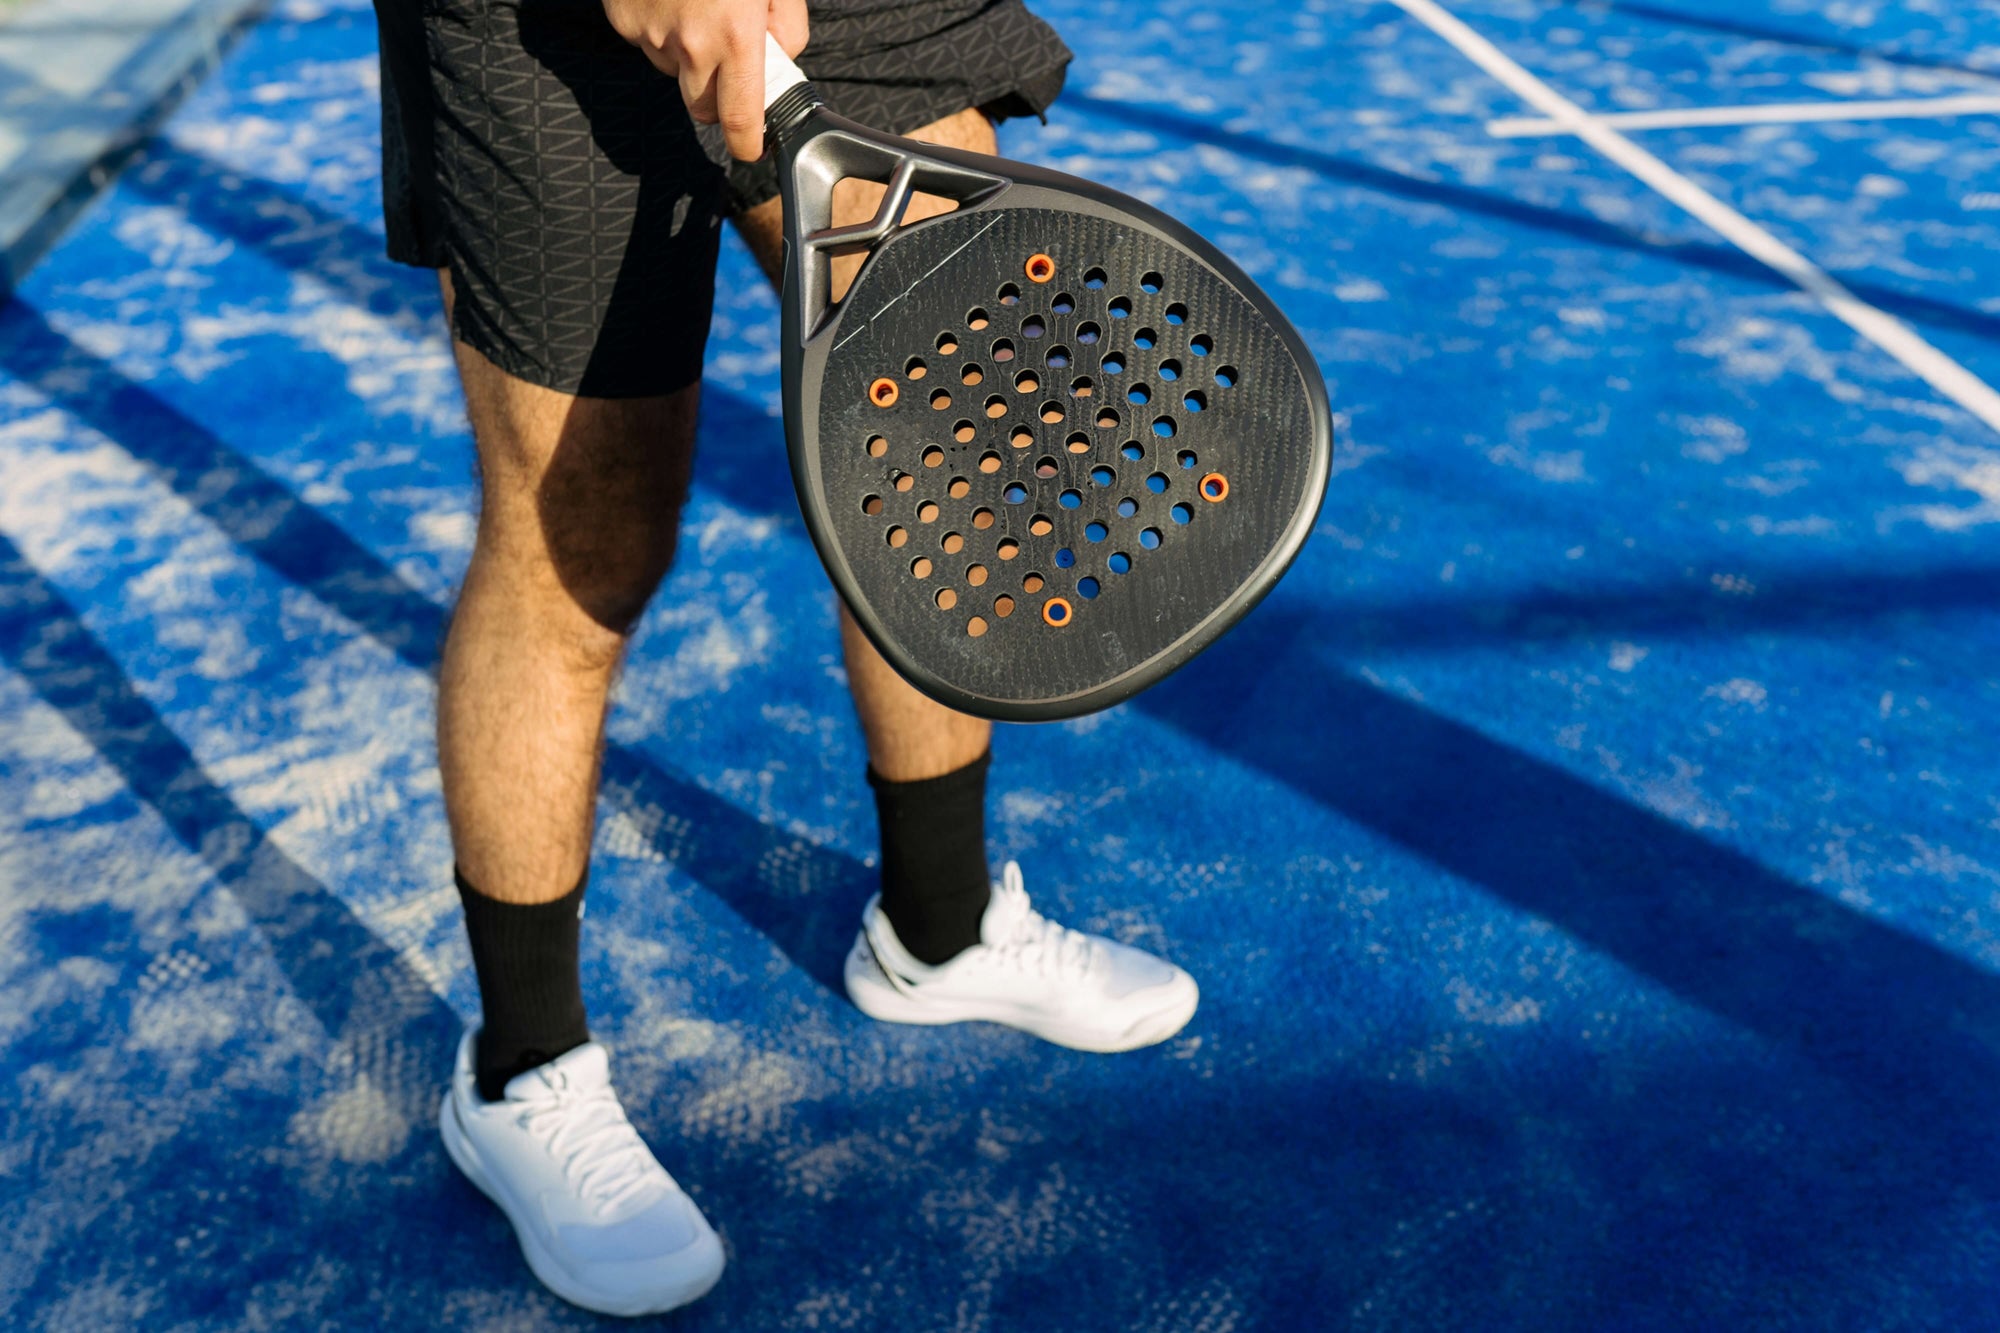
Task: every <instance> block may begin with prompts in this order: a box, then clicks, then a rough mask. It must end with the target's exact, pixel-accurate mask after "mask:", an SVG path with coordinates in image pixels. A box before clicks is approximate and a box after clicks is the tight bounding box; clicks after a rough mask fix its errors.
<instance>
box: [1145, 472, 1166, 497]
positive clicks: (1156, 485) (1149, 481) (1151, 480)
mask: <svg viewBox="0 0 2000 1333" xmlns="http://www.w3.org/2000/svg"><path fill="white" fill-rule="evenodd" d="M1146 489H1147V490H1149V491H1151V492H1152V493H1153V494H1155V495H1159V494H1161V493H1162V492H1164V491H1165V490H1166V489H1167V474H1166V473H1164V472H1155V473H1154V474H1153V475H1152V476H1150V477H1148V478H1146Z"/></svg>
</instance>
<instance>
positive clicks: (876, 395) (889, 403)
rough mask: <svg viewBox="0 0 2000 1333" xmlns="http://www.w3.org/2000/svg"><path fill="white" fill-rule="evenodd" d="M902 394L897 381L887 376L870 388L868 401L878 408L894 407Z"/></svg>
mask: <svg viewBox="0 0 2000 1333" xmlns="http://www.w3.org/2000/svg"><path fill="white" fill-rule="evenodd" d="M901 393H902V390H901V389H898V388H897V387H896V381H894V380H892V379H889V378H887V377H886V376H885V377H883V378H881V379H878V380H876V381H875V382H874V383H873V384H870V385H869V386H868V401H869V402H871V403H873V404H875V406H877V407H894V406H895V405H896V399H897V397H898V396H900V395H901Z"/></svg>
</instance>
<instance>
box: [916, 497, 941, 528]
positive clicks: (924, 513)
mask: <svg viewBox="0 0 2000 1333" xmlns="http://www.w3.org/2000/svg"><path fill="white" fill-rule="evenodd" d="M937 518H938V507H937V501H935V500H926V501H924V502H923V503H922V504H920V505H918V506H917V522H919V523H935V522H937Z"/></svg>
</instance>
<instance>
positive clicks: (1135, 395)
mask: <svg viewBox="0 0 2000 1333" xmlns="http://www.w3.org/2000/svg"><path fill="white" fill-rule="evenodd" d="M1125 401H1126V402H1128V403H1136V404H1138V405H1139V406H1140V407H1144V406H1145V405H1146V404H1147V403H1150V402H1152V401H1153V391H1152V390H1151V389H1149V388H1147V387H1146V386H1145V385H1143V384H1135V385H1133V386H1132V387H1131V388H1129V389H1127V390H1126V391H1125Z"/></svg>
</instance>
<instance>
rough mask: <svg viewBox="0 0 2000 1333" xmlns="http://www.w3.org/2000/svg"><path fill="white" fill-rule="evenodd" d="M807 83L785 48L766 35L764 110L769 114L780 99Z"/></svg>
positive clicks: (768, 34)
mask: <svg viewBox="0 0 2000 1333" xmlns="http://www.w3.org/2000/svg"><path fill="white" fill-rule="evenodd" d="M805 81H806V76H805V73H804V72H803V71H802V70H800V69H799V67H798V66H797V65H795V64H793V63H792V58H791V57H790V56H788V55H786V54H785V48H784V47H782V46H779V45H778V39H777V38H776V37H773V36H772V35H771V34H770V33H768V32H767V33H765V34H764V110H765V112H766V113H767V114H768V113H769V112H770V110H771V108H772V107H773V106H774V105H776V103H777V101H778V99H779V98H780V97H783V96H784V95H785V94H786V93H788V92H790V91H791V90H792V89H794V88H796V87H798V86H799V85H800V84H802V83H804V82H805Z"/></svg>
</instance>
